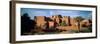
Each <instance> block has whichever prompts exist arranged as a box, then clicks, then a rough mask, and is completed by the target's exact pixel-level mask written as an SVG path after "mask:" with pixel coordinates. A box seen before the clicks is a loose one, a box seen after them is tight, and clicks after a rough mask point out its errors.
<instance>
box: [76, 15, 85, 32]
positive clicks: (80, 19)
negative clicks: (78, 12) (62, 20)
mask: <svg viewBox="0 0 100 44" xmlns="http://www.w3.org/2000/svg"><path fill="white" fill-rule="evenodd" d="M74 19H75V21H76V22H77V25H78V30H79V31H80V22H81V21H82V20H84V18H82V17H81V16H77V17H75V18H74Z"/></svg>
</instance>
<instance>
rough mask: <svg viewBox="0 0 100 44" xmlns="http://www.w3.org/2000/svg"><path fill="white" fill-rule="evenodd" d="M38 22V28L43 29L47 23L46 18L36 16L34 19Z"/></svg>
mask: <svg viewBox="0 0 100 44" xmlns="http://www.w3.org/2000/svg"><path fill="white" fill-rule="evenodd" d="M34 19H35V21H36V26H38V27H41V26H43V25H44V24H45V23H46V21H45V20H46V17H45V16H35V17H34Z"/></svg>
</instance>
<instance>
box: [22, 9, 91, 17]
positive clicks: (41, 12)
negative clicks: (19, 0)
mask: <svg viewBox="0 0 100 44" xmlns="http://www.w3.org/2000/svg"><path fill="white" fill-rule="evenodd" d="M24 13H28V15H29V17H30V18H31V19H34V16H47V17H49V16H52V15H58V14H60V15H62V16H70V17H72V18H73V17H77V16H82V17H83V18H91V17H92V11H82V10H62V9H37V8H21V15H23V14H24Z"/></svg>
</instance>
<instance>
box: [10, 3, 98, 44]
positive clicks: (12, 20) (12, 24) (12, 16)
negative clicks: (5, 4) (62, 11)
mask: <svg viewBox="0 0 100 44" xmlns="http://www.w3.org/2000/svg"><path fill="white" fill-rule="evenodd" d="M17 3H25V4H43V5H55V6H56V5H59V6H74V7H90V8H96V18H95V19H96V23H95V25H96V34H95V35H96V36H95V37H80V38H60V39H45V40H28V41H16V40H15V39H16V36H15V32H16V31H15V28H16V26H15V25H16V24H15V23H16V21H15V17H16V16H15V13H16V11H15V8H16V4H17ZM90 38H97V6H96V5H81V4H63V3H48V2H31V1H27V2H26V1H10V43H27V42H44V41H60V40H76V39H90Z"/></svg>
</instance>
